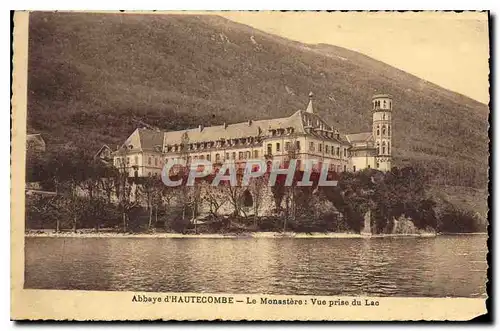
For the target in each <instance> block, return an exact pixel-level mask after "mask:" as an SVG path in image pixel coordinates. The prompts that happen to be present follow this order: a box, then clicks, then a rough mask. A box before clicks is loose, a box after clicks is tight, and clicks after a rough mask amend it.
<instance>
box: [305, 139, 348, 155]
mask: <svg viewBox="0 0 500 331" xmlns="http://www.w3.org/2000/svg"><path fill="white" fill-rule="evenodd" d="M323 147H324V151H323ZM309 151H310V152H316V144H315V143H314V142H313V141H311V142H310V143H309ZM318 152H319V153H323V152H324V153H325V154H326V155H334V156H337V157H340V147H335V146H330V145H326V144H325V145H323V144H322V143H318ZM342 152H343V156H344V157H347V148H344V149H343V151H342Z"/></svg>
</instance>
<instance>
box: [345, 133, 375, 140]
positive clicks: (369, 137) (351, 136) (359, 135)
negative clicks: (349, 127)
mask: <svg viewBox="0 0 500 331" xmlns="http://www.w3.org/2000/svg"><path fill="white" fill-rule="evenodd" d="M346 138H347V141H348V142H350V143H353V142H364V141H370V140H373V135H372V133H371V132H360V133H352V134H347V135H346Z"/></svg>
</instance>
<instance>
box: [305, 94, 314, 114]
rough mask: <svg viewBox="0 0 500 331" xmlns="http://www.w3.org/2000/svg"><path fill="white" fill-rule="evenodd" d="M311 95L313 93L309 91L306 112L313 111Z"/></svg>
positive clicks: (312, 95)
mask: <svg viewBox="0 0 500 331" xmlns="http://www.w3.org/2000/svg"><path fill="white" fill-rule="evenodd" d="M313 97H314V94H313V93H312V92H309V104H308V105H307V109H306V112H307V113H311V114H312V113H314V110H313Z"/></svg>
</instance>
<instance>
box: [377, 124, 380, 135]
mask: <svg viewBox="0 0 500 331" xmlns="http://www.w3.org/2000/svg"><path fill="white" fill-rule="evenodd" d="M377 136H380V127H379V126H378V125H377Z"/></svg>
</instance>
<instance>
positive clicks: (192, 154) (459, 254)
mask: <svg viewBox="0 0 500 331" xmlns="http://www.w3.org/2000/svg"><path fill="white" fill-rule="evenodd" d="M18 14H23V16H22V17H21V16H19V15H18ZM16 15H18V16H17V19H18V21H17V22H16V28H18V29H21V30H18V34H16V33H14V45H15V46H14V61H13V63H14V73H16V68H17V69H18V70H19V71H17V73H18V76H16V77H14V82H13V91H14V97H13V104H14V101H15V100H24V101H20V102H19V103H18V104H17V105H18V106H13V118H14V120H13V123H14V124H13V135H12V139H13V147H12V155H13V156H12V171H13V186H14V185H15V186H18V187H19V188H18V189H17V190H13V193H12V200H13V201H14V200H15V201H16V202H13V206H14V207H17V208H16V210H17V211H18V212H13V214H12V219H11V222H12V229H13V230H12V239H11V240H12V242H11V245H12V247H13V259H12V265H13V266H14V265H16V269H15V270H13V273H15V272H16V270H17V271H18V274H17V276H16V277H14V276H13V279H14V278H15V279H16V282H17V283H16V284H17V285H18V288H16V286H17V285H16V286H14V288H16V289H15V290H13V291H14V292H15V293H14V292H13V298H12V300H13V306H14V310H15V309H16V307H17V308H18V309H19V310H17V313H14V315H15V316H16V317H14V319H45V318H47V319H72V318H73V319H80V317H78V316H86V317H81V318H82V319H95V320H125V319H140V318H147V317H148V316H149V317H150V318H151V319H154V318H159V319H164V320H188V319H189V320H211V319H217V318H219V319H223V320H238V319H245V318H246V319H259V320H297V319H298V320H309V319H315V320H339V319H349V320H364V319H366V320H380V319H381V320H392V319H401V320H407V319H424V320H425V319H440V316H441V315H436V314H439V313H440V310H439V309H436V307H443V310H442V311H441V312H442V314H444V315H443V316H444V317H443V319H450V320H463V319H471V318H473V317H476V316H479V315H481V313H483V314H484V313H486V311H485V306H484V303H485V301H486V299H487V298H488V294H487V282H488V277H487V271H488V262H487V254H488V245H487V240H488V224H489V207H488V196H489V191H488V183H489V177H488V171H489V162H488V160H489V136H488V130H489V126H490V124H489V116H490V111H489V106H488V104H489V102H490V97H489V77H488V75H489V63H488V60H489V37H488V35H489V31H488V29H489V13H488V12H462V13H454V12H331V13H328V12H265V11H264V12H244V11H240V12H231V11H229V12H199V13H189V12H164V13H162V12H156V13H152V12H147V13H141V12H122V13H120V12H24V13H16ZM21 19H22V20H23V21H22V22H24V23H22V22H21ZM20 27H22V28H20ZM19 31H23V33H22V34H21V33H20V32H19ZM16 43H17V44H16ZM16 45H17V47H18V49H21V50H20V51H17V52H16ZM23 54H24V55H23ZM19 68H25V72H22V70H21V69H19ZM16 79H17V81H16ZM16 83H17V84H20V85H19V86H24V87H22V88H21V87H19V88H17V87H16V86H18V85H16ZM16 98H19V99H16ZM14 155H16V156H14ZM14 169H16V170H14ZM14 171H15V173H14ZM16 178H17V179H18V182H14V180H15V179H16ZM16 252H17V253H16ZM49 290H50V291H49ZM16 291H19V292H16ZM16 293H17V294H16ZM77 293H78V295H76V294H77ZM69 295H75V296H74V298H73V297H71V298H72V299H71V300H74V301H72V302H74V304H73V308H74V309H75V311H77V310H78V309H77V307H78V306H79V305H80V303H79V302H80V301H78V300H84V299H85V298H86V296H87V295H89V296H91V295H97V296H101V297H102V298H104V295H109V297H108V298H112V296H114V295H120V298H124V299H123V300H121V299H120V300H119V301H123V302H124V303H123V304H124V305H125V304H126V305H127V307H128V308H127V309H131V310H132V309H134V308H133V307H137V308H136V309H137V310H141V312H140V313H138V312H135V313H134V314H131V315H129V316H128V317H123V315H121V313H118V312H116V313H114V309H115V308H116V310H118V308H117V307H118V305H119V304H116V305H117V306H114V305H115V304H113V303H112V301H113V300H111V299H110V300H109V301H97V300H93V301H91V300H88V301H85V302H86V304H85V308H81V310H78V311H79V312H81V313H82V314H83V315H72V314H73V313H69V312H68V314H66V315H64V314H62V315H52V314H57V313H55V312H54V311H57V310H56V309H55V310H54V311H51V310H44V309H48V308H43V306H44V305H43V304H42V302H44V300H49V299H50V298H52V300H54V301H57V302H62V301H63V299H62V298H63V297H64V296H65V297H66V298H69V297H67V296H69ZM16 296H17V298H18V299H17V301H16ZM30 296H31V297H36V298H38V299H37V300H34V302H35V303H33V304H34V305H36V306H32V308H31V310H29V309H28V308H27V306H26V305H27V303H26V302H27V300H28V299H26V298H28V297H30ZM21 298H24V299H21ZM54 298H59V299H57V300H55V299H54ZM89 298H90V297H89ZM385 299H387V300H392V299H394V300H402V301H387V303H386V302H384V300H385ZM419 300H429V301H423V302H428V304H419V302H420V301H419ZM431 300H441V301H431ZM114 301H115V302H116V301H118V300H114ZM66 302H67V301H66ZM391 302H392V303H391ZM395 302H398V304H395ZM405 303H407V304H405ZM58 304H59V303H58ZM433 304H435V305H434V306H433ZM66 305H68V304H67V303H66ZM81 305H82V307H83V301H81ZM95 305H97V306H99V305H101V306H102V307H104V306H105V307H106V308H105V310H106V314H109V315H106V316H105V315H99V314H97V313H95V312H94V313H89V314H88V315H85V314H84V313H83V310H84V309H87V308H88V309H94V308H90V307H89V306H95ZM150 306H151V307H153V308H151V309H155V310H154V313H153V310H149V312H148V310H147V309H148V307H150ZM204 306H206V307H209V308H210V309H212V311H213V312H214V313H213V314H214V315H209V316H210V317H207V315H204V313H201V312H197V310H199V309H201V307H204ZM21 307H24V308H25V309H27V310H22V309H21ZM33 307H39V309H40V310H37V309H38V308H33ZM162 307H163V308H162ZM167 307H168V308H167ZM255 307H257V308H255ZM315 307H318V310H316V312H315V313H309V311H310V310H314V308H315ZM389 307H392V308H389ZM415 307H417V308H415ZM462 308H463V309H470V311H467V313H464V314H463V315H459V314H460V309H462ZM68 309H69V308H68ZM123 309H125V308H123ZM156 309H157V310H156ZM174 309H176V310H179V311H182V312H179V313H174ZM218 309H220V311H219V310H218ZM252 309H253V311H252V312H250V311H251V310H252ZM298 309H302V312H303V314H304V315H300V314H298V315H297V314H295V313H293V312H294V311H298ZM336 309H343V310H336ZM377 309H380V310H379V311H378V313H377ZM391 309H394V312H396V311H397V312H400V313H398V314H396V313H394V314H393V315H392V316H387V317H386V315H387V314H388V312H390V311H391ZM396 309H398V310H396ZM446 309H449V310H450V312H449V313H446V312H445V311H446ZM14 310H13V311H14ZM142 310H144V311H142ZM186 310H190V312H186ZM226 310H227V311H228V314H229V315H225V314H226V313H225V311H226ZM382 310H383V311H384V314H385V315H383V314H382V315H380V314H381V311H382ZM230 311H234V312H235V314H236V312H237V315H230ZM344 311H345V312H348V311H349V313H346V315H344V316H345V317H344V318H342V317H341V316H338V315H340V313H339V312H344ZM404 311H407V312H408V314H409V315H408V316H406V315H405V313H404ZM410 311H411V312H410ZM327 312H329V313H327ZM356 312H357V314H358V315H359V316H356V317H352V316H353V315H349V314H355V313H356ZM453 313H455V315H453ZM92 314H93V315H92ZM135 314H143V315H135ZM186 314H191V315H186ZM215 314H217V315H215ZM252 314H254V315H252ZM256 314H258V315H256ZM307 314H309V315H307ZM412 314H414V315H412ZM446 314H452V315H446ZM307 316H309V317H307ZM405 316H406V318H405Z"/></svg>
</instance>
